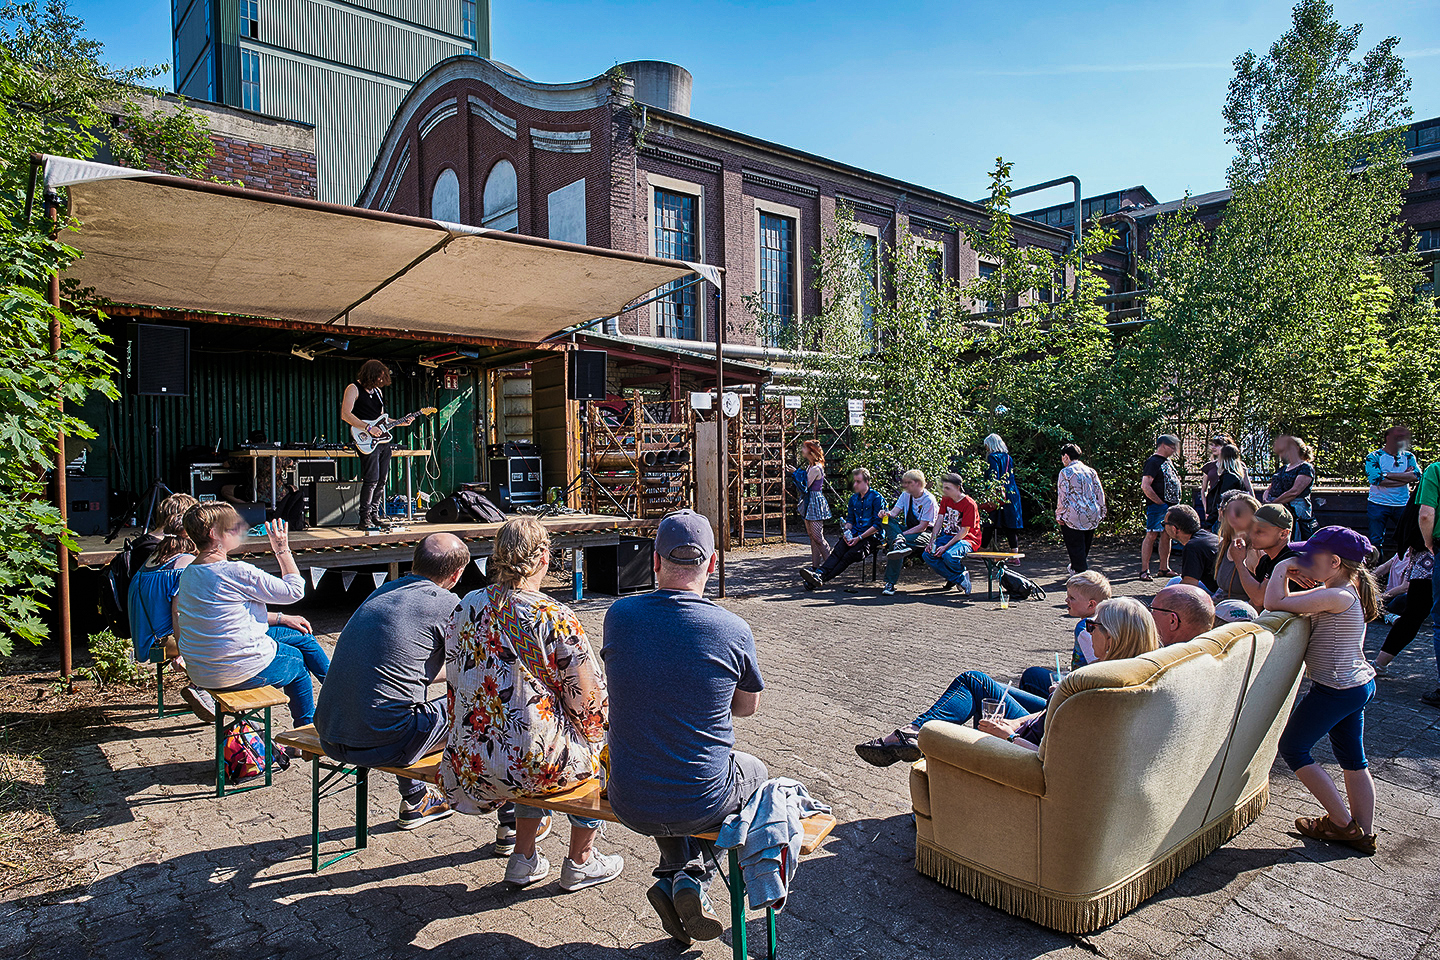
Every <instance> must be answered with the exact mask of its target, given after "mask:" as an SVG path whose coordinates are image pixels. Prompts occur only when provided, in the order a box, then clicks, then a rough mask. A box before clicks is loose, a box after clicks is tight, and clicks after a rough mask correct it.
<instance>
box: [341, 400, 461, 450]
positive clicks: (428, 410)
mask: <svg viewBox="0 0 1440 960" xmlns="http://www.w3.org/2000/svg"><path fill="white" fill-rule="evenodd" d="M438 409H439V408H437V407H421V408H420V409H419V410H416V411H415V412H414V413H407V414H406V415H405V416H403V417H387V416H379V417H376V418H375V419H374V420H362V421H360V422H361V423H363V424H365V429H364V430H361V429H360V428H359V427H351V428H350V436H351V437H352V438H353V439H354V441H355V449H356V450H359V451H360V452H361V453H369V452H370V451H372V450H374V449H375V448H376V447H377V446H378V445H380V444H382V443H389V442H390V441H391V440H393V439H394V437H393V436H392V435H391V433H390V430H391V429H392V428H393V427H405V426H409V425H410V422H411V421H413V420H414V419H415V418H416V417H428V416H430V415H431V414H433V413H435V412H436V411H437V410H438ZM374 427H379V428H380V436H378V437H377V436H375V435H374V434H373V433H371V432H370V430H371V429H372V428H374Z"/></svg>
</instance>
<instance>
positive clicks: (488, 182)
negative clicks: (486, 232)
mask: <svg viewBox="0 0 1440 960" xmlns="http://www.w3.org/2000/svg"><path fill="white" fill-rule="evenodd" d="M484 211H485V214H484V217H483V218H482V219H481V221H480V225H481V226H482V227H489V228H490V229H492V230H504V231H506V232H509V233H516V232H518V231H519V230H520V212H519V194H518V192H517V190H516V186H515V167H514V165H513V164H512V163H511V162H510V161H509V160H500V161H498V162H497V163H496V164H495V166H493V167H491V168H490V175H489V176H488V177H486V178H485V198H484Z"/></svg>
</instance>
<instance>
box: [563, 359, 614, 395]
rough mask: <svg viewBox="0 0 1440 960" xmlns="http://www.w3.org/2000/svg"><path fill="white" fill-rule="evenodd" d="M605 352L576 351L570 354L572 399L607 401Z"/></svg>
mask: <svg viewBox="0 0 1440 960" xmlns="http://www.w3.org/2000/svg"><path fill="white" fill-rule="evenodd" d="M605 359H606V356H605V351H604V350H576V351H574V352H573V353H571V354H570V399H571V400H604V399H605Z"/></svg>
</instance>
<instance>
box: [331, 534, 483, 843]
mask: <svg viewBox="0 0 1440 960" xmlns="http://www.w3.org/2000/svg"><path fill="white" fill-rule="evenodd" d="M469 562H470V550H469V548H468V547H466V546H465V544H464V543H463V542H462V541H461V540H460V539H459V538H458V537H456V536H454V535H452V534H448V533H436V534H432V535H430V536H428V537H426V538H425V539H424V540H421V541H420V543H418V544H416V546H415V558H414V562H413V564H412V566H411V572H410V573H409V574H407V575H406V576H404V577H401V578H400V579H399V580H392V581H390V582H389V583H387V584H385V585H384V586H382V587H380V588H379V589H378V590H376V591H375V592H374V593H372V594H370V596H369V597H367V598H366V599H365V602H364V603H362V604H361V605H360V608H359V609H358V610H356V611H355V614H354V615H353V616H352V617H351V618H350V622H349V623H347V624H345V629H344V630H343V631H341V633H340V639H339V640H338V641H337V642H336V644H335V656H334V657H333V658H332V660H331V665H330V672H329V673H328V674H326V676H325V683H324V685H323V686H321V688H320V699H319V701H318V702H317V703H316V704H315V732H316V733H317V734H319V736H320V745H321V746H323V747H324V748H325V753H326V754H327V755H329V756H330V757H332V758H333V759H336V760H339V761H341V762H342V763H349V764H353V765H355V766H359V767H407V766H409V765H410V764H412V763H415V762H416V761H418V760H420V759H421V758H422V757H425V756H427V755H428V754H430V753H433V752H434V751H435V749H436V747H438V746H439V745H440V744H441V743H442V742H444V740H445V738H446V736H447V734H448V732H449V726H448V724H447V723H446V722H445V721H446V718H445V700H444V698H441V699H438V700H429V699H427V697H426V693H427V690H426V688H427V687H428V686H429V685H430V684H431V683H433V682H434V681H436V680H438V679H440V678H441V676H442V675H443V672H444V667H445V630H446V627H447V626H448V624H449V622H450V617H451V615H452V614H454V613H455V608H456V607H457V606H458V605H459V601H458V599H457V598H456V596H455V594H453V593H451V592H450V588H451V587H454V586H455V584H457V583H458V582H459V581H460V575H461V574H462V573H464V571H465V564H467V563H469ZM398 779H399V781H400V797H401V804H400V827H401V828H402V829H406V830H409V829H413V828H414V827H417V826H419V825H421V824H422V823H430V822H433V821H435V820H439V819H441V818H443V817H447V816H449V815H450V813H451V810H450V807H449V806H448V805H447V804H446V803H445V800H444V797H442V796H441V795H440V794H439V792H438V791H435V790H432V789H430V788H428V787H427V786H426V785H425V784H424V783H423V782H421V781H418V780H411V779H409V778H406V777H400V778H398Z"/></svg>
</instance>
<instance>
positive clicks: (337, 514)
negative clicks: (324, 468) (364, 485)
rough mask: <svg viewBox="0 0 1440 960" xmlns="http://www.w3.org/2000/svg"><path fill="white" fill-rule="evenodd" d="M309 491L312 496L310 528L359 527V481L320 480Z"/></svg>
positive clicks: (311, 485)
mask: <svg viewBox="0 0 1440 960" xmlns="http://www.w3.org/2000/svg"><path fill="white" fill-rule="evenodd" d="M307 491H308V493H309V495H310V526H312V527H355V526H359V524H360V481H359V480H343V481H340V482H335V481H330V480H320V481H318V482H316V483H312V484H310V485H309V487H308V488H307Z"/></svg>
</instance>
